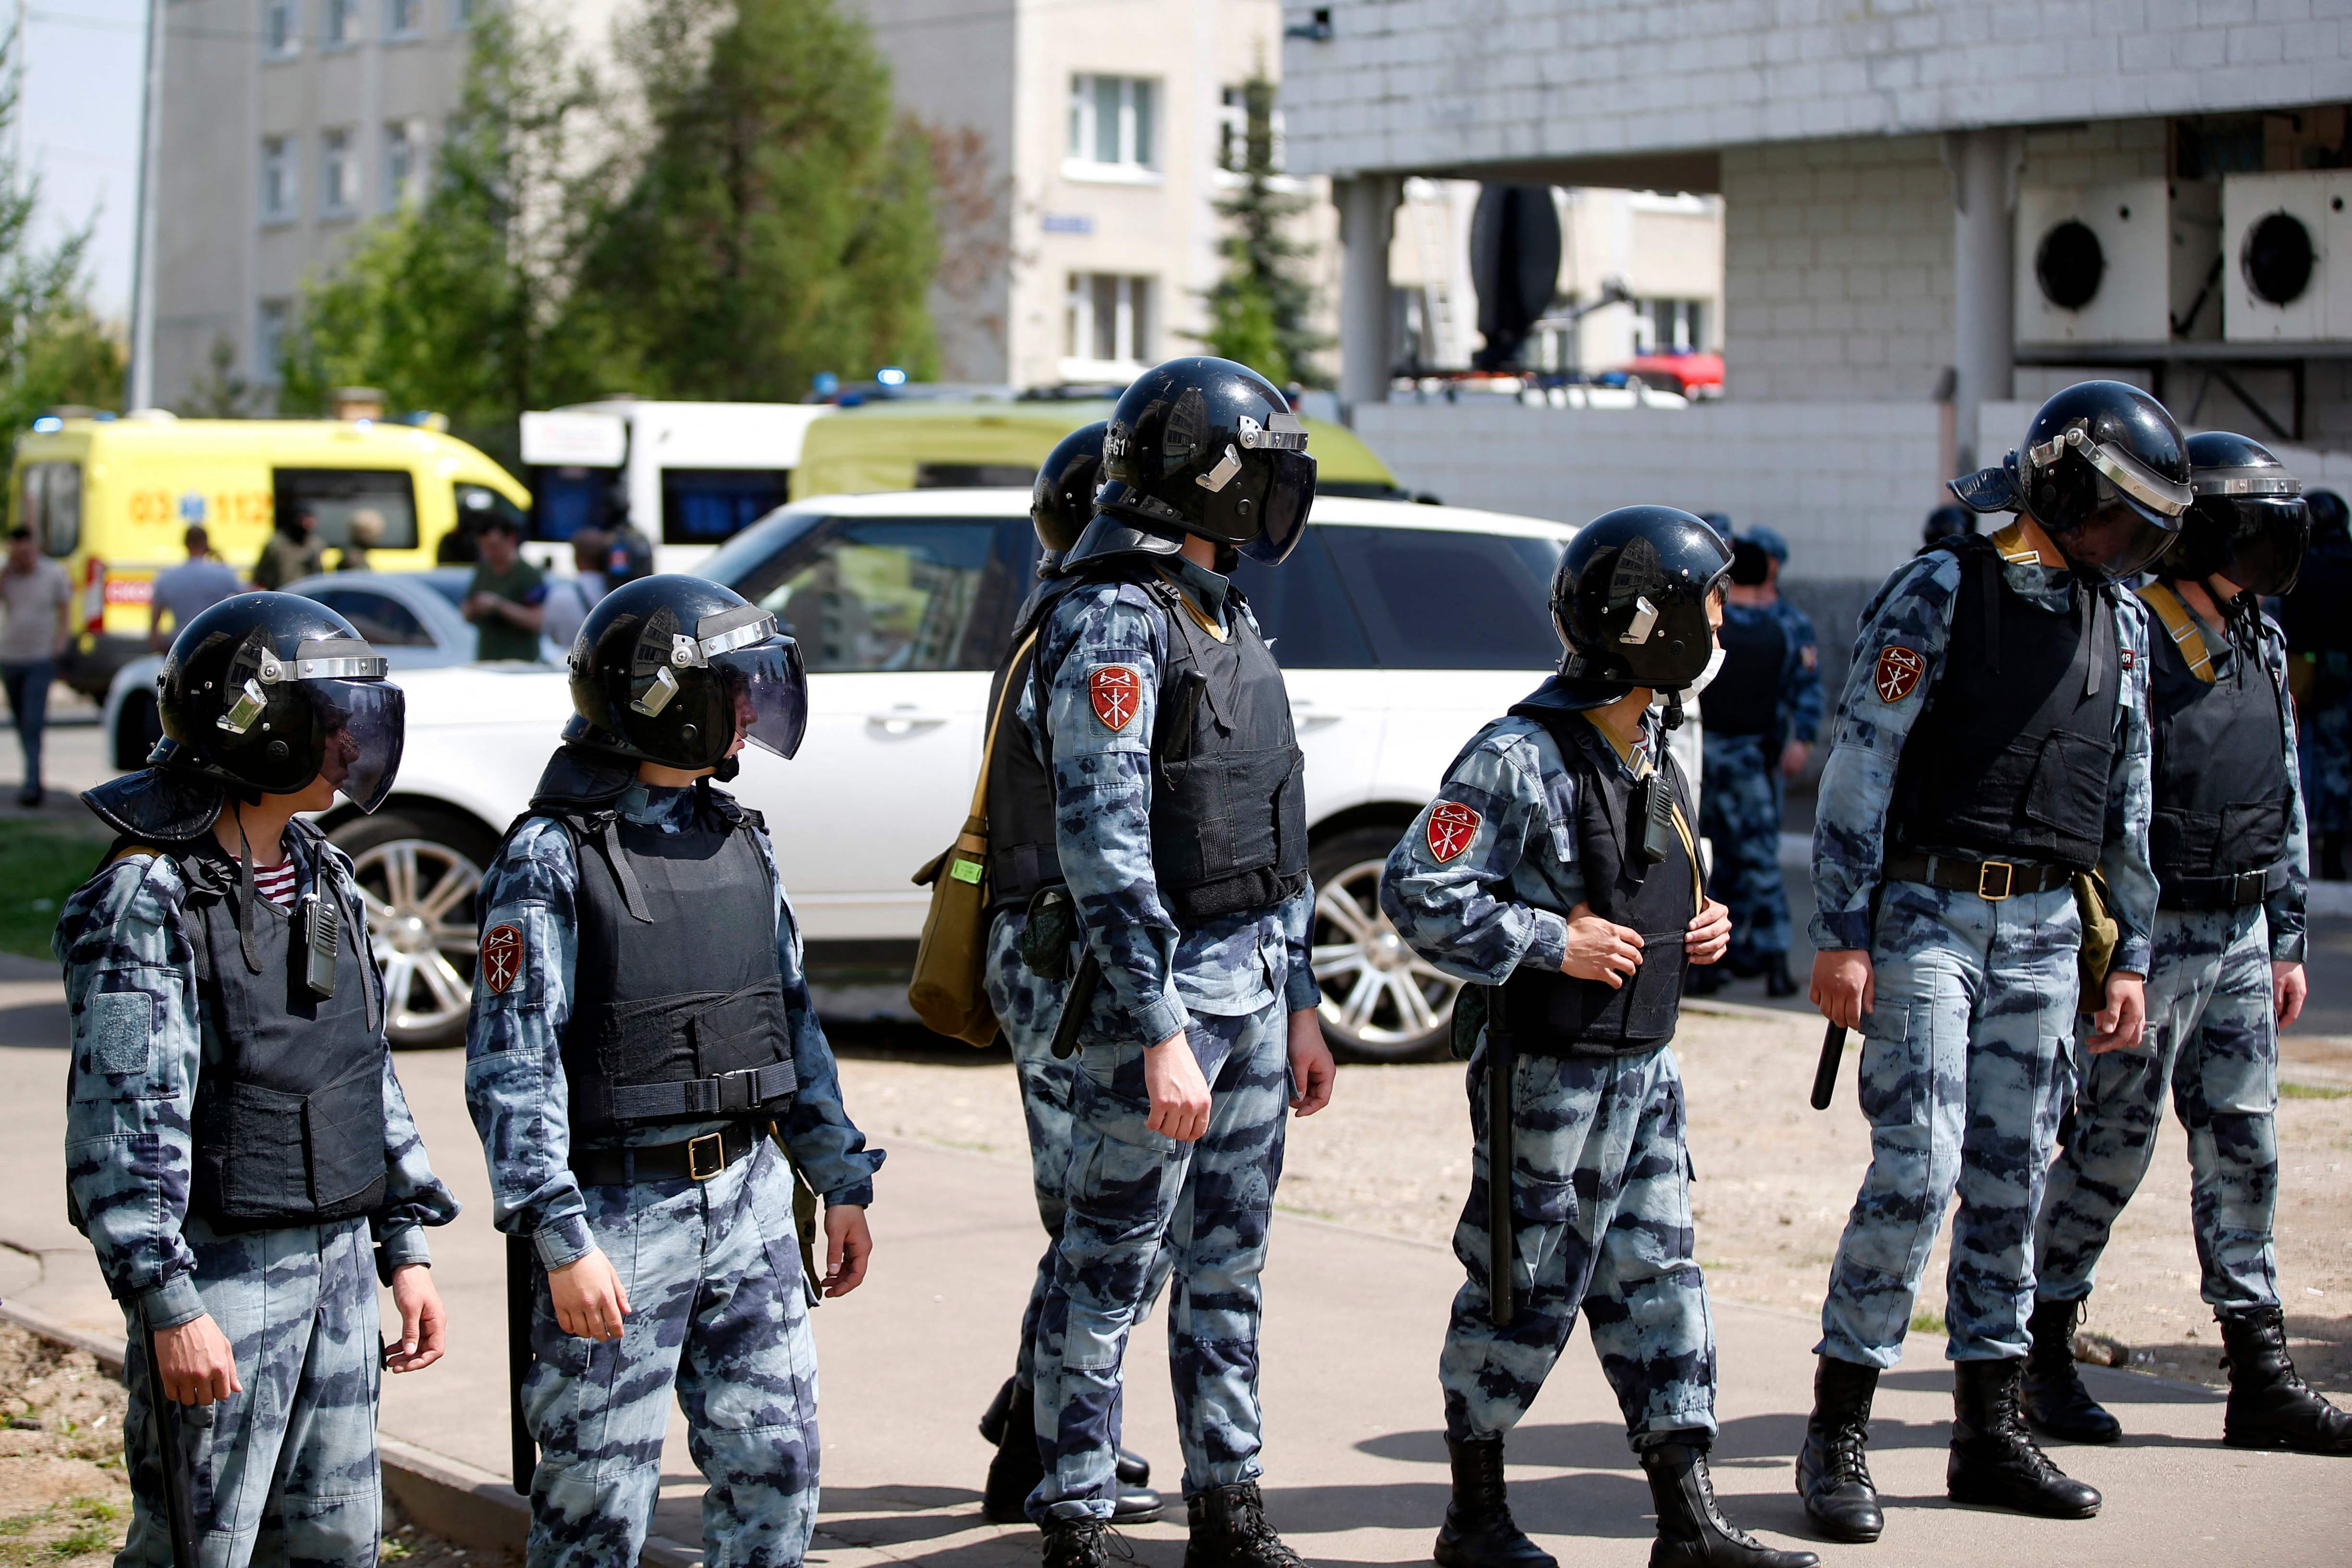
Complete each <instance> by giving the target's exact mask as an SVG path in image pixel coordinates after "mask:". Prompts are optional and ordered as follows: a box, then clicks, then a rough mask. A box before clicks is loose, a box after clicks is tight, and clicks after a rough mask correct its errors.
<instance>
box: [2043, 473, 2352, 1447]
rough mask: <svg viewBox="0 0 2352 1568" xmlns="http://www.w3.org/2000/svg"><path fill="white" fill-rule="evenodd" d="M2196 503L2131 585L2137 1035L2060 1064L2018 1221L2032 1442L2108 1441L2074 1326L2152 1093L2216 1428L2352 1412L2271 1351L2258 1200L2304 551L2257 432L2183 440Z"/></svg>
mask: <svg viewBox="0 0 2352 1568" xmlns="http://www.w3.org/2000/svg"><path fill="white" fill-rule="evenodd" d="M2189 460H2190V462H2191V463H2192V464H2193V465H2194V466H2195V468H2194V473H2193V475H2192V478H2191V480H2190V483H2191V484H2192V485H2193V486H2194V488H2195V489H2196V493H2197V499H2196V500H2195V501H2194V502H2192V503H2191V504H2190V506H2189V511H2188V515H2187V517H2186V518H2185V520H2184V521H2183V522H2182V525H2181V531H2180V542H2179V545H2178V546H2177V547H2176V548H2174V550H2173V551H2172V552H2170V553H2169V554H2168V555H2167V556H2166V557H2165V558H2164V560H2163V561H2162V562H2161V563H2159V564H2158V569H2157V574H2156V576H2155V579H2154V581H2152V582H2150V583H2148V584H2147V585H2145V586H2143V587H2142V588H2140V590H2139V596H2140V598H2141V600H2142V601H2143V602H2144V603H2145V604H2146V605H2147V607H2148V610H2149V612H2150V613H2151V614H2153V615H2154V616H2156V619H2157V623H2158V626H2160V627H2161V628H2162V630H2163V633H2164V635H2163V636H2160V637H2150V638H2149V642H2150V645H2151V647H2152V653H2153V666H2152V668H2151V669H2150V671H2149V676H2148V682H2149V692H2150V697H2151V700H2152V704H2153V712H2154V728H2155V810H2154V814H2153V816H2152V817H2151V821H2150V826H2149V833H2148V842H2149V852H2150V859H2151V861H2152V863H2153V865H2154V867H2155V870H2156V879H2157V882H2158V888H2159V889H2160V891H2159V893H2158V900H2157V903H2158V911H2157V916H2156V932H2155V937H2154V941H2153V952H2154V955H2155V956H2154V960H2153V967H2152V968H2150V969H2149V971H2148V974H2147V999H2148V1016H2149V1018H2150V1020H2151V1022H2150V1024H2149V1026H2148V1028H2147V1035H2146V1036H2145V1037H2144V1038H2143V1040H2142V1043H2141V1044H2140V1045H2139V1046H2138V1047H2136V1048H2132V1049H2121V1048H2110V1049H2108V1050H2105V1051H2100V1052H2098V1053H2097V1054H2095V1055H2094V1056H2092V1057H2091V1058H2090V1059H2089V1061H2088V1062H2087V1063H2079V1064H2077V1067H2078V1070H2079V1075H2080V1076H2079V1079H2078V1089H2077V1092H2076V1095H2075V1100H2074V1122H2073V1129H2072V1133H2071V1135H2070V1136H2069V1137H2068V1139H2067V1141H2066V1142H2065V1144H2064V1146H2063V1148H2062V1149H2060V1151H2059V1153H2058V1163H2057V1164H2056V1166H2055V1167H2054V1168H2053V1170H2052V1171H2051V1173H2050V1184H2049V1187H2048V1189H2047V1190H2046V1191H2045V1192H2044V1193H2043V1194H2042V1215H2041V1220H2040V1223H2039V1225H2038V1226H2037V1227H2036V1234H2035V1238H2034V1245H2035V1254H2034V1258H2035V1262H2034V1268H2035V1276H2036V1278H2035V1280H2034V1292H2035V1300H2034V1309H2033V1317H2032V1321H2031V1322H2030V1324H2029V1327H2030V1328H2031V1330H2032V1338H2033V1345H2032V1351H2031V1352H2029V1353H2028V1357H2027V1361H2026V1373H2025V1393H2024V1397H2025V1413H2026V1415H2027V1417H2028V1418H2029V1419H2031V1420H2032V1422H2033V1424H2034V1425H2035V1426H2038V1427H2040V1428H2041V1429H2042V1431H2044V1432H2047V1433H2049V1434H2050V1435H2051V1436H2053V1437H2063V1438H2064V1439H2066V1440H2067V1441H2068V1442H2074V1443H2112V1442H2114V1441H2115V1440H2116V1438H2117V1437H2118V1436H2122V1432H2123V1428H2122V1426H2121V1425H2120V1424H2119V1423H2118V1422H2117V1421H2116V1418H2115V1417H2114V1416H2112V1415H2109V1414H2107V1412H2106V1411H2105V1410H2104V1409H2102V1408H2101V1407H2100V1405H2098V1403H2097V1402H2096V1401H2095V1400H2094V1399H2093V1398H2092V1397H2091V1395H2090V1392H2089V1391H2088V1390H2087V1389H2085V1388H2084V1386H2083V1380H2082V1376H2081V1374H2080V1373H2077V1372H2076V1371H2075V1369H2074V1327H2075V1324H2076V1323H2077V1321H2079V1320H2080V1318H2081V1316H2082V1312H2083V1310H2084V1304H2085V1303H2086V1302H2087V1301H2088V1300H2089V1299H2090V1294H2091V1284H2092V1274H2093V1271H2094V1270H2095V1268H2096V1267H2097V1265H2098V1260H2099V1255H2100V1254H2101V1253H2102V1252H2103V1251H2104V1250H2105V1247H2106V1243H2107V1237H2108V1236H2109V1234H2110V1233H2111V1232H2112V1231H2113V1229H2114V1226H2115V1222H2116V1216H2117V1215H2119V1214H2121V1213H2122V1211H2123V1207H2124V1205H2126V1204H2127V1203H2129V1202H2130V1201H2131V1196H2132V1194H2133V1193H2134V1192H2135V1191H2136V1190H2137V1188H2138V1186H2139V1183H2140V1178H2141V1177H2142V1176H2144V1175H2146V1174H2147V1166H2148V1161H2149V1158H2150V1157H2151V1156H2152V1155H2153V1154H2154V1153H2155V1152H2156V1135H2157V1131H2158V1128H2159V1127H2161V1126H2162V1125H2163V1120H2164V1101H2165V1096H2166V1094H2167V1091H2169V1092H2170V1094H2171V1097H2172V1103H2173V1105H2174V1107H2175V1108H2176V1109H2177V1110H2178V1111H2179V1116H2180V1120H2181V1123H2182V1126H2183V1127H2184V1128H2185V1129H2186V1131H2187V1132H2188V1134H2189V1173H2190V1186H2191V1189H2192V1192H2193V1194H2194V1195H2193V1199H2192V1202H2191V1204H2190V1216H2191V1219H2192V1221H2193V1223H2194V1226H2195V1228H2196V1233H2197V1257H2198V1261H2199V1262H2200V1264H2201V1265H2202V1266H2203V1268H2204V1297H2205V1300H2206V1302H2207V1304H2208V1305H2210V1307H2211V1308H2212V1309H2213V1315H2214V1316H2215V1318H2217V1319H2218V1320H2219V1321H2220V1322H2221V1342H2222V1345H2223V1347H2224V1349H2225V1351H2226V1352H2227V1355H2228V1361H2227V1364H2228V1366H2229V1369H2230V1403H2229V1406H2228V1409H2227V1410H2226V1412H2225V1413H2224V1415H2223V1418H2222V1441H2223V1442H2225V1443H2228V1444H2230V1445H2231V1447H2242V1448H2271V1447H2279V1448H2298V1449H2302V1450H2304V1451H2305V1452H2309V1453H2323V1454H2352V1416H2347V1415H2344V1414H2343V1413H2342V1412H2340V1411H2338V1410H2336V1408H2335V1407H2334V1406H2333V1405H2329V1404H2328V1403H2327V1401H2326V1400H2325V1399H2323V1398H2321V1397H2320V1396H2319V1395H2318V1394H2315V1393H2314V1392H2312V1390H2311V1389H2310V1388H2309V1387H2307V1386H2306V1385H2305V1384H2304V1382H2303V1380H2302V1378H2300V1377H2299V1376H2297V1375H2296V1373H2295V1370H2294V1363H2293V1362H2292V1361H2291V1360H2290V1359H2289V1358H2288V1356H2287V1352H2286V1327H2285V1321H2284V1317H2283V1316H2282V1314H2281V1311H2280V1308H2279V1296H2278V1267H2277V1261H2276V1257H2275V1254H2274V1252H2273V1246H2272V1240H2271V1215H2272V1211H2273V1207H2274V1206H2275V1205H2276V1203H2277V1198H2278V1135H2277V1130H2276V1128H2275V1126H2274V1125H2273V1112H2274V1110H2275V1106H2276V1100H2277V1089H2276V1088H2275V1085H2276V1083H2277V1080H2278V1035H2277V1032H2276V1031H2277V1030H2278V1029H2279V1028H2281V1027H2284V1026H2286V1025H2289V1024H2292V1023H2294V1020H2295V1016H2296V1015H2298V1014H2299V1013H2301V1012H2302V1011H2303V1002H2304V996H2305V979H2304V973H2303V952H2304V913H2303V911H2304V894H2305V888H2306V886H2307V884H2308V880H2309V875H2310V850H2309V846H2308V844H2307V843H2306V840H2305V831H2304V816H2303V803H2302V801H2301V799H2300V791H2299V789H2298V787H2297V781H2296V777H2295V749H2294V708H2293V706H2292V705H2291V704H2290V703H2289V701H2288V699H2287V691H2286V682H2287V652H2286V639H2285V638H2284V637H2283V636H2282V635H2281V634H2280V632H2279V629H2278V627H2277V626H2275V625H2273V623H2272V621H2271V620H2270V618H2269V617H2268V616H2265V615H2263V611H2262V605H2261V600H2262V599H2263V596H2264V595H2272V594H2281V593H2284V592H2286V591H2287V590H2288V589H2289V588H2290V587H2292V586H2293V584H2294V578H2295V574H2296V571H2297V569H2298V568H2299V567H2300V566H2301V564H2302V561H2303V554H2304V545H2305V538H2306V535H2307V532H2308V530H2309V526H2310V523H2309V515H2308V512H2307V510H2306V509H2305V506H2304V502H2303V497H2302V494H2301V490H2302V487H2301V485H2300V484H2299V483H2298V482H2297V481H2296V480H2295V479H2294V476H2293V475H2291V474H2289V473H2288V472H2287V471H2286V469H2285V468H2284V467H2283V466H2282V465H2281V464H2280V462H2279V460H2278V458H2276V457H2274V456H2273V455H2272V453H2271V452H2270V450H2269V449H2268V448H2267V447H2263V445H2262V444H2261V443H2259V442H2256V441H2251V440H2248V439H2247V438H2246V437H2242V436H2232V435H2228V434H2225V433H2223V432H2220V431H2212V432H2208V433H2205V434H2202V435H2197V436H2191V437H2189Z"/></svg>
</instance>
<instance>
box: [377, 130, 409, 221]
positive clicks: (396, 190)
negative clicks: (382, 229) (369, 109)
mask: <svg viewBox="0 0 2352 1568" xmlns="http://www.w3.org/2000/svg"><path fill="white" fill-rule="evenodd" d="M416 143H417V135H416V129H415V126H413V125H411V124H409V122H408V121H404V120H395V121H393V122H392V123H391V124H389V125H387V126H385V127H384V128H383V205H385V206H386V207H396V206H398V205H401V204H402V203H403V202H406V201H411V200H414V199H415V196H416V195H418V191H417V187H416V151H417V147H416Z"/></svg>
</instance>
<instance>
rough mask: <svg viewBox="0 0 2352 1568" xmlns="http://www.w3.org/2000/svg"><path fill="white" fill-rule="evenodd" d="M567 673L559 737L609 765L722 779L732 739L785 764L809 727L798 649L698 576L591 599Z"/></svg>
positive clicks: (754, 609)
mask: <svg viewBox="0 0 2352 1568" xmlns="http://www.w3.org/2000/svg"><path fill="white" fill-rule="evenodd" d="M571 667H572V721H570V722H569V723H567V724H565V725H564V727H563V739H564V741H565V742H566V743H567V744H572V745H579V746H584V747H587V748H589V749H590V750H592V751H598V752H604V753H605V754H606V755H608V756H613V757H620V758H625V759H628V760H631V761H635V762H647V763H660V764H661V765H662V766H664V767H670V768H679V769H683V770H686V771H688V772H693V771H698V770H700V769H703V768H710V769H713V770H717V771H719V772H720V773H723V774H724V775H725V776H728V777H732V776H733V770H732V769H731V768H728V767H725V766H723V765H722V764H724V763H727V761H728V759H729V758H730V757H731V756H732V755H733V754H734V752H735V751H736V742H737V741H738V739H739V737H740V739H741V740H744V741H749V742H751V743H752V744H753V745H755V746H758V747H761V749H762V750H765V751H770V752H774V753H775V754H776V755H778V756H780V757H789V756H791V755H792V754H793V752H796V751H798V750H799V749H800V744H801V736H802V733H803V731H805V730H806V729H807V728H808V677H807V675H806V674H805V673H804V672H803V668H802V666H801V649H800V645H799V644H798V643H796V642H794V641H793V639H792V638H791V637H786V636H785V635H784V634H783V633H782V631H780V630H779V629H778V628H777V626H776V617H775V616H772V615H770V614H769V613H768V612H767V611H765V610H763V609H761V608H760V607H759V606H758V605H752V604H747V603H746V602H745V601H744V599H743V596H742V595H740V594H738V593H736V592H735V591H734V590H733V589H731V588H722V587H720V586H719V584H716V583H712V582H709V581H706V580H705V579H703V578H700V577H682V576H677V575H670V574H665V575H661V576H654V577H639V578H637V579H635V581H634V582H629V583H624V584H621V586H619V587H617V588H615V589H614V590H613V591H612V592H611V593H609V594H607V595H604V597H603V598H601V599H599V600H597V601H596V607H595V608H594V609H593V610H591V611H589V612H588V618H587V620H586V621H584V622H583V623H582V624H581V627H580V636H579V637H578V638H577V639H576V640H575V641H574V642H573V643H572V661H571Z"/></svg>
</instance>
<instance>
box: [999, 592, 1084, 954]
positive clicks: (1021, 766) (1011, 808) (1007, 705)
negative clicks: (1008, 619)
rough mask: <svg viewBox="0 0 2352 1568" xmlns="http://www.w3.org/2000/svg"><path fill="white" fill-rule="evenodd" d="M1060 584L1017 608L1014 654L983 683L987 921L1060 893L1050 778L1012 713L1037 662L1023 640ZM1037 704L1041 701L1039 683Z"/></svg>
mask: <svg viewBox="0 0 2352 1568" xmlns="http://www.w3.org/2000/svg"><path fill="white" fill-rule="evenodd" d="M1067 586H1068V583H1067V580H1066V579H1057V580H1055V581H1053V582H1048V583H1046V584H1043V585H1041V586H1040V587H1039V588H1038V589H1037V591H1036V592H1035V593H1034V594H1032V595H1030V596H1029V600H1028V603H1026V604H1024V605H1022V606H1021V613H1020V614H1019V615H1018V616H1015V617H1014V620H1013V653H1012V655H1011V657H1010V658H1007V659H1006V661H1005V663H1004V664H1003V666H1002V667H1001V668H998V670H997V672H996V679H994V680H993V681H992V682H990V683H989V688H988V710H989V712H990V713H992V714H994V713H997V712H998V711H999V706H998V705H999V704H1000V703H1001V704H1003V709H1002V712H1003V717H1002V718H1000V719H998V720H997V721H996V740H995V744H994V746H993V747H992V749H991V751H990V752H989V754H988V797H987V800H986V801H985V803H984V807H983V808H984V809H985V810H986V811H987V813H988V910H989V913H990V915H991V916H993V915H994V914H995V913H996V912H997V911H998V910H1004V909H1010V908H1013V906H1015V905H1025V904H1026V903H1028V901H1029V900H1030V898H1031V896H1032V895H1033V894H1034V893H1035V892H1036V891H1037V890H1038V889H1040V888H1053V887H1059V886H1060V885H1061V882H1062V856H1061V851H1060V849H1059V848H1058V847H1056V845H1055V839H1054V771H1053V767H1052V764H1051V763H1049V762H1048V761H1047V759H1045V758H1044V757H1041V756H1039V755H1038V754H1037V747H1036V745H1035V743H1034V742H1033V741H1032V740H1031V738H1030V734H1029V727H1028V726H1027V725H1026V724H1024V723H1022V722H1021V719H1020V715H1019V714H1018V713H1016V712H1015V711H1014V710H1015V709H1017V708H1019V707H1020V705H1021V697H1020V690H1019V688H1020V683H1021V682H1023V681H1024V680H1029V679H1031V678H1032V676H1033V675H1034V672H1035V666H1036V662H1037V653H1036V645H1034V643H1032V644H1030V645H1029V647H1028V649H1027V651H1025V652H1024V651H1023V648H1022V645H1023V644H1024V642H1027V641H1028V638H1029V634H1030V633H1031V632H1032V631H1034V630H1035V629H1037V627H1038V626H1041V625H1043V624H1044V622H1045V612H1046V610H1047V609H1048V608H1049V607H1051V606H1052V605H1053V603H1054V601H1055V599H1058V598H1059V597H1061V595H1062V594H1063V593H1064V592H1065V591H1066V588H1067ZM1037 699H1038V700H1039V701H1041V702H1042V701H1043V700H1045V691H1044V688H1043V686H1042V684H1040V685H1039V686H1038V688H1037Z"/></svg>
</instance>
